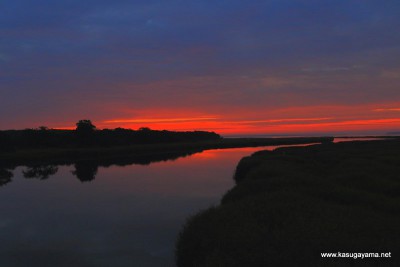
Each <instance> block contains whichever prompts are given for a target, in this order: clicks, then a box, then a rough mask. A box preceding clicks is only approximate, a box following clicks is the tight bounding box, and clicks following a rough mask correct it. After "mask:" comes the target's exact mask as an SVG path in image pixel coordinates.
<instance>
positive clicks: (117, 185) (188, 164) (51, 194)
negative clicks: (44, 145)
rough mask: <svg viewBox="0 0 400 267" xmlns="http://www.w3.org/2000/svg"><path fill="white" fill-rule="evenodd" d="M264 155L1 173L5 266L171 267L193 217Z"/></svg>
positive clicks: (0, 252) (0, 253) (237, 152)
mask: <svg viewBox="0 0 400 267" xmlns="http://www.w3.org/2000/svg"><path fill="white" fill-rule="evenodd" d="M274 148H276V147H269V149H274ZM262 149H265V147H264V148H263V147H258V148H238V149H223V150H207V151H204V152H202V153H196V154H193V153H191V154H193V155H191V156H190V157H185V156H187V154H185V155H182V154H180V156H179V157H178V155H177V154H176V153H175V154H174V156H173V157H169V158H166V157H161V156H153V157H151V158H136V159H134V158H131V159H113V160H103V161H90V160H87V161H79V162H74V161H69V162H64V165H62V164H61V165H55V164H54V163H53V164H47V165H46V164H39V165H35V166H29V167H17V168H15V170H14V177H12V172H11V170H12V168H11V167H9V168H5V167H3V168H2V169H0V174H1V177H2V178H1V179H0V180H1V181H5V183H4V184H6V183H8V185H7V186H5V187H2V188H1V190H0V202H1V203H2V205H0V214H1V215H2V216H1V217H0V236H1V239H2V242H0V266H13V267H25V266H30V267H46V266H51V267H53V266H68V267H69V266H74V267H94V266H96V267H106V266H107V267H109V266H113V267H132V266H133V267H136V266H137V267H144V266H151V267H153V266H154V267H156V266H157V267H159V266H163V267H173V266H175V264H174V248H175V241H176V237H177V235H178V233H179V231H180V230H181V227H182V225H183V224H184V222H185V221H186V219H187V218H188V216H190V215H192V214H196V213H197V212H198V211H199V210H201V209H206V208H208V207H209V206H210V205H215V204H217V203H218V202H219V201H220V198H221V196H222V195H223V194H224V193H225V192H226V191H227V190H228V189H230V188H231V187H232V186H233V185H234V181H233V179H232V176H233V173H234V170H235V167H236V164H237V163H238V161H239V160H240V159H241V158H242V157H244V156H248V155H250V154H252V153H254V152H255V151H259V150H262ZM173 159H176V160H173ZM150 162H157V163H155V164H151V165H148V164H149V163H150ZM61 163H62V162H61ZM26 176H28V177H31V178H36V179H26ZM45 177H47V179H46V180H45V182H39V181H38V180H42V179H43V178H45ZM71 178H72V179H71ZM11 179H12V180H13V182H12V183H9V181H10V180H11ZM78 179H79V180H78ZM7 181H8V182H7ZM87 181H91V182H90V183H88V182H87Z"/></svg>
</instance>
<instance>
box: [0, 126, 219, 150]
mask: <svg viewBox="0 0 400 267" xmlns="http://www.w3.org/2000/svg"><path fill="white" fill-rule="evenodd" d="M76 125H77V127H76V129H75V130H56V129H48V128H47V127H39V128H37V129H25V130H7V131H0V151H1V152H12V151H15V150H18V149H38V148H68V147H72V148H73V147H91V146H92V147H93V146H127V145H136V144H157V143H176V142H198V141H206V140H216V139H220V138H221V136H220V135H218V134H216V133H214V132H204V131H192V132H174V131H166V130H163V131H157V130H151V129H149V128H140V129H139V130H131V129H123V128H116V129H104V130H98V129H96V126H94V125H93V124H92V123H91V121H90V120H81V121H79V122H78V123H77V124H76Z"/></svg>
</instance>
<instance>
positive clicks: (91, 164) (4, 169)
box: [0, 151, 199, 186]
mask: <svg viewBox="0 0 400 267" xmlns="http://www.w3.org/2000/svg"><path fill="white" fill-rule="evenodd" d="M198 152H199V151H192V152H169V153H162V154H153V155H146V156H131V157H129V156H127V157H115V158H106V159H93V160H79V161H74V160H73V159H69V160H58V161H57V160H56V161H54V162H52V163H47V162H40V163H38V164H36V165H33V166H30V165H28V166H26V167H25V169H24V170H23V171H22V174H23V176H24V177H25V178H27V179H32V178H34V179H39V180H46V179H48V178H49V177H51V176H53V175H55V174H57V172H58V166H70V165H73V166H74V168H75V170H72V171H71V173H72V174H73V175H74V176H76V177H77V178H78V179H79V180H80V181H81V182H90V181H93V180H94V179H95V178H96V175H97V172H98V168H99V167H110V166H128V165H144V166H147V165H150V164H151V163H156V162H164V161H174V160H176V159H178V158H182V157H187V156H190V155H193V154H195V153H198ZM20 165H21V166H23V165H24V164H20V163H18V162H13V163H7V164H6V163H0V186H3V185H6V184H8V183H10V182H11V181H12V177H13V172H12V171H10V170H13V169H15V168H16V167H18V166H20Z"/></svg>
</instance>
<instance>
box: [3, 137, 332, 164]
mask: <svg viewBox="0 0 400 267" xmlns="http://www.w3.org/2000/svg"><path fill="white" fill-rule="evenodd" d="M332 141H333V138H332V137H300V138H222V139H218V140H209V141H198V142H176V143H160V144H143V145H130V146H92V147H73V148H42V149H19V150H16V151H13V152H4V153H0V167H15V166H18V165H35V164H36V165H39V164H57V163H60V162H63V163H64V162H66V161H79V160H105V159H119V158H126V157H149V156H151V157H153V156H163V155H168V154H171V153H196V152H201V151H203V150H207V149H222V148H240V147H257V146H269V145H294V144H308V143H323V142H332Z"/></svg>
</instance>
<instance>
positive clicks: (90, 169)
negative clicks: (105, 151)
mask: <svg viewBox="0 0 400 267" xmlns="http://www.w3.org/2000/svg"><path fill="white" fill-rule="evenodd" d="M98 166H99V165H98V164H96V162H94V161H80V162H77V163H75V170H74V171H72V174H73V175H75V176H76V177H77V178H78V179H79V180H80V181H81V182H90V181H92V180H94V178H96V174H97V170H98V168H99V167H98Z"/></svg>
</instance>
